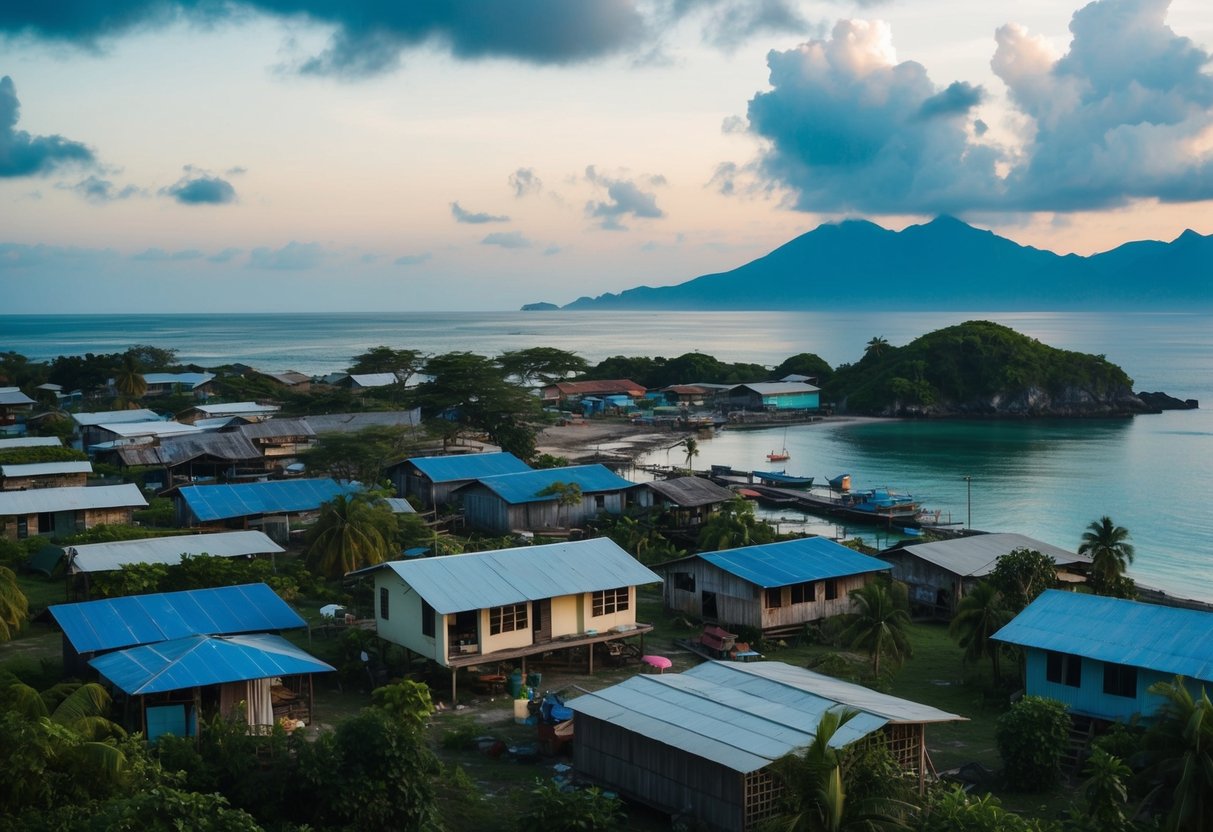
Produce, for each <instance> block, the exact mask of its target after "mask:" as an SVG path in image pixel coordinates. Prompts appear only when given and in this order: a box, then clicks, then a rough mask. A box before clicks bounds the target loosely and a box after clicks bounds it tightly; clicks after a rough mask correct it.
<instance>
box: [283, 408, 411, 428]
mask: <svg viewBox="0 0 1213 832" xmlns="http://www.w3.org/2000/svg"><path fill="white" fill-rule="evenodd" d="M300 418H301V419H302V420H303V421H304V422H307V423H308V424H309V425H311V426H312V430H314V431H316V433H353V432H355V431H360V430H365V429H366V428H372V427H414V426H416V425H419V424H421V409H420V408H414V409H412V410H384V411H378V412H372V413H326V414H323V415H320V416H301V417H300Z"/></svg>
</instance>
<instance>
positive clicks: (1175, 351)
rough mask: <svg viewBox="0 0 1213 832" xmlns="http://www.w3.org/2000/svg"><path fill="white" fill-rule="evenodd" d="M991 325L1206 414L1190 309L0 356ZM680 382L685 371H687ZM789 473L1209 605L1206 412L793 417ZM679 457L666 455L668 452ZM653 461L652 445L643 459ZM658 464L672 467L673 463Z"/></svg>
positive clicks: (28, 347)
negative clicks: (1091, 557)
mask: <svg viewBox="0 0 1213 832" xmlns="http://www.w3.org/2000/svg"><path fill="white" fill-rule="evenodd" d="M973 319H985V320H994V321H997V322H999V323H1003V324H1006V325H1007V326H1010V327H1012V328H1014V329H1016V330H1018V331H1020V332H1023V333H1025V334H1027V335H1030V336H1032V337H1034V338H1037V339H1039V340H1040V341H1042V342H1044V343H1046V344H1050V345H1052V346H1055V347H1061V348H1065V349H1071V350H1078V351H1082V352H1090V353H1100V354H1104V355H1106V356H1107V357H1108V358H1109V359H1110V360H1111V361H1113V362H1115V363H1117V364H1119V365H1120V366H1121V367H1123V368H1124V369H1125V370H1126V371H1127V372H1128V373H1129V375H1130V376H1132V377H1133V378H1134V379H1135V380H1136V384H1135V389H1137V390H1163V391H1166V392H1168V393H1171V394H1172V395H1176V396H1179V397H1180V398H1196V399H1200V400H1201V401H1202V403H1203V404H1204V405H1205V406H1206V407H1211V408H1213V320H1211V319H1210V317H1209V316H1208V315H1198V314H1133V313H1124V314H1107V313H1099V314H1096V313H1013V314H1008V313H981V312H970V313H919V312H915V313H854V314H845V315H837V314H825V313H806V312H797V313H778V312H731V313H726V312H717V313H690V312H673V313H665V312H662V313H657V312H646V313H606V312H585V313H520V312H503V313H450V314H443V313H425V314H384V315H323V314H316V315H180V316H114V315H101V316H0V350H15V351H17V352H20V353H22V354H24V355H27V356H29V357H31V358H34V359H46V358H51V357H54V356H56V355H60V354H68V353H83V352H113V351H117V350H122V349H125V348H126V347H127V346H129V345H131V344H134V343H146V344H154V345H156V346H164V347H173V348H176V349H178V350H179V351H180V356H181V359H182V360H183V361H188V362H196V363H199V364H203V365H217V364H223V363H229V362H237V361H239V362H243V363H246V364H251V365H253V366H256V367H259V368H261V369H265V370H285V369H296V370H300V371H303V372H307V373H324V372H330V371H333V370H339V369H343V368H344V367H346V366H347V365H348V364H349V360H350V358H351V357H352V356H354V355H356V354H357V353H359V352H361V351H363V350H365V349H366V348H367V347H370V346H375V345H378V344H389V345H392V346H396V347H410V348H415V349H420V350H423V351H425V352H430V353H439V352H448V351H452V350H470V351H474V352H480V353H484V354H496V353H499V352H501V351H503V350H512V349H519V348H523V347H530V346H553V347H559V348H561V349H567V350H571V351H574V352H577V353H579V354H581V355H582V356H584V357H586V358H587V359H588V360H590V361H598V360H601V359H602V358H605V357H607V356H610V355H665V356H669V357H673V356H677V355H681V354H682V353H685V352H691V351H695V350H698V351H700V352H704V353H709V354H711V355H714V356H716V357H717V358H720V359H721V360H725V361H745V362H753V363H761V364H766V365H774V364H777V363H778V362H780V361H782V360H783V359H784V358H786V357H787V356H789V355H793V354H796V353H799V352H815V353H817V354H818V355H820V356H822V357H823V358H824V359H826V361H828V362H830V363H831V364H833V365H837V364H839V363H842V362H848V361H855V360H856V359H858V358H859V357H860V355H862V352H863V345H864V344H865V343H866V342H867V340H868V339H869V338H871V337H873V336H876V335H880V336H883V337H885V338H887V339H888V340H889V342H890V343H891V344H893V345H900V344H904V343H906V342H907V341H909V340H911V339H913V338H914V337H916V336H918V335H921V334H924V333H926V332H929V331H931V330H933V329H938V328H940V327H943V326H948V325H951V324H955V323H960V322H962V321H965V320H973ZM687 381H695V379H687ZM783 442H784V433H783V431H782V430H778V431H775V432H771V431H761V432H742V431H726V432H724V433H722V434H721V435H719V436H718V437H716V438H713V439H710V440H705V441H703V442H701V443H700V456H699V458H698V459H697V461H696V465H697V466H700V467H703V466H705V465H706V464H709V463H719V464H728V465H733V466H736V467H738V468H750V469H752V468H765V467H770V466H769V465H768V463H767V462H766V458H765V455H766V453H767V452H768V451H769V450H771V449H772V448H778V447H780V446H781V445H782V444H783ZM787 446H788V450H789V451H790V452H791V454H792V458H791V460H789V461H788V462H787V463H784V464H783V465H784V467H786V468H787V470H788V472H789V473H793V474H803V475H812V476H816V477H825V476H832V475H834V474H838V473H841V472H843V471H847V472H849V473H851V474H852V475H853V478H854V481H855V486H856V487H861V488H862V487H872V486H885V485H887V486H889V487H891V488H894V489H897V490H905V491H910V492H912V493H913V494H914V495H915V496H916V497H918V498H919V499H920V501H921V502H923V503H924V504H925V505H926V506H927V507H928V508H931V509H939V510H941V511H943V512H944V513H945V514H949V513H950V514H951V516H952V518H953V519H954V520H958V521H962V522H963V521H964V520H965V519H966V515H967V513H968V510H969V504H970V501H969V498H968V493H967V491H966V483H965V480H964V477H965V476H970V477H972V497H971V508H972V524H973V526H974V527H975V528H981V529H986V530H989V531H1017V532H1021V533H1023V534H1028V535H1031V536H1033V537H1037V538H1039V539H1041V540H1045V541H1047V542H1049V543H1053V544H1055V545H1058V546H1063V547H1067V548H1074V547H1077V545H1078V542H1079V540H1080V537H1081V534H1082V531H1083V529H1084V528H1085V526H1086V525H1087V523H1089V522H1090V521H1092V520H1095V519H1097V518H1098V517H1100V516H1101V515H1103V514H1107V515H1110V516H1111V517H1112V518H1113V520H1115V521H1116V522H1117V523H1118V524H1120V525H1123V526H1125V527H1127V528H1128V529H1130V531H1131V532H1132V533H1133V539H1134V542H1135V543H1136V545H1137V550H1138V556H1137V562H1136V563H1135V564H1134V566H1133V568H1132V569H1131V574H1132V575H1133V576H1134V577H1135V578H1137V579H1138V580H1139V581H1141V582H1142V583H1144V584H1148V585H1150V586H1156V587H1158V588H1160V589H1164V590H1167V591H1169V592H1173V593H1175V594H1178V595H1185V596H1188V597H1196V598H1202V599H1205V600H1209V601H1213V506H1210V505H1206V503H1205V497H1206V496H1207V495H1208V492H1209V486H1210V483H1211V481H1213V476H1211V474H1210V468H1211V466H1213V411H1210V410H1208V409H1206V410H1196V411H1177V412H1170V413H1164V414H1161V415H1157V416H1143V417H1137V418H1135V419H1125V420H1082V421H1046V422H958V421H945V422H878V423H855V424H827V425H815V426H805V427H800V428H793V429H791V430H790V431H788V433H787ZM673 453H674V454H677V451H674V452H673ZM656 461H658V462H662V463H664V462H665V461H666V460H665V455H664V452H661V453H659V454H658V458H657V459H656ZM671 461H672V462H681V460H679V459H677V458H675V459H673V460H671Z"/></svg>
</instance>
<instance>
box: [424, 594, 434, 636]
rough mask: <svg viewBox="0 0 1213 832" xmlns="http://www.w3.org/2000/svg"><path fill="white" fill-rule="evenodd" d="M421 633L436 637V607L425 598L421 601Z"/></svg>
mask: <svg viewBox="0 0 1213 832" xmlns="http://www.w3.org/2000/svg"><path fill="white" fill-rule="evenodd" d="M421 634H422V635H423V636H429V637H430V638H433V637H434V608H433V607H431V606H430V605H429V604H428V603H426V601H425V599H422V601H421Z"/></svg>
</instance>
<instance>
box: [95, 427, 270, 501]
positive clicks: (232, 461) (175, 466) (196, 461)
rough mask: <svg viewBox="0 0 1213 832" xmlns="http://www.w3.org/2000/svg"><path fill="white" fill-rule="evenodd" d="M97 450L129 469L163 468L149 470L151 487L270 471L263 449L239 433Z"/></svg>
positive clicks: (103, 455)
mask: <svg viewBox="0 0 1213 832" xmlns="http://www.w3.org/2000/svg"><path fill="white" fill-rule="evenodd" d="M174 424H175V423H174ZM96 453H97V454H98V456H99V457H101V458H104V459H105V460H107V461H111V462H115V463H117V464H118V465H122V466H124V467H127V468H153V469H155V468H158V469H161V470H160V472H159V473H158V475H157V474H155V473H153V472H151V471H149V472H148V473H147V474H146V475H145V477H144V481H145V482H146V483H147V484H148V485H149V486H152V485H153V484H155V485H157V486H158V487H160V488H171V487H173V486H175V485H181V484H190V483H196V482H198V481H199V480H212V481H218V480H229V479H234V478H235V477H236V476H237V475H240V474H254V475H257V476H264V475H265V473H266V470H267V466H266V464H265V462H264V458H263V456H262V452H261V449H260V448H258V447H257V446H256V445H254V444H253V443H252V442H251V441H250V440H249V439H248V438H247V437H245V436H244V435H243V434H241V433H238V432H235V433H201V432H198V433H193V434H187V435H184V436H167V437H165V438H163V439H161V440H160V441H159V442H157V443H155V444H148V443H144V444H135V445H119V446H116V447H113V448H111V449H110V450H108V451H104V450H102V451H97V452H96Z"/></svg>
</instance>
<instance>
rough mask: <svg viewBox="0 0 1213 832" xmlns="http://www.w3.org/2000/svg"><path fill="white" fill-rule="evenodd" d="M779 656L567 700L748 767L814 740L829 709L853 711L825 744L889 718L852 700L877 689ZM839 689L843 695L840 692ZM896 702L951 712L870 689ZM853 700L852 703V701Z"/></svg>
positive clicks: (578, 708)
mask: <svg viewBox="0 0 1213 832" xmlns="http://www.w3.org/2000/svg"><path fill="white" fill-rule="evenodd" d="M848 688H859V686H858V685H847V683H845V682H841V683H840V682H839V681H838V680H837V679H833V678H831V677H829V676H822V675H820V674H818V673H813V672H812V671H809V670H804V669H802V668H798V667H793V666H792V665H788V664H783V663H782V662H750V663H745V664H741V663H737V662H706V663H704V664H701V665H699V666H697V667H695V668H692V669H691V670H688V671H686V672H685V673H666V674H661V675H658V676H652V675H637V676H633V677H632V678H631V679H628V680H627V681H625V682H622V683H620V684H618V685H613V686H611V687H609V688H604V689H602V690H598V691H594V692H593V693H587V694H585V695H583V696H580V697H578V698H576V699H574V700H572V701H570V702H569V703H568V706H569V707H570V708H572V710H573V711H575V712H577V713H578V714H585V715H586V716H591V717H594V718H596V719H601V720H604V721H606V722H609V723H611V724H612V725H615V726H618V727H621V728H625V729H627V730H630V731H634V732H636V733H639V734H642V735H643V736H645V737H647V738H649V739H652V740H656V741H657V742H660V743H663V744H665V745H667V746H669V747H671V748H674V749H679V750H681V751H685V752H687V753H689V754H693V755H695V756H697V757H702V758H704V759H706V760H710V761H712V762H715V763H718V764H720V765H722V766H726V767H727V768H730V769H732V770H734V771H739V772H743V773H749V772H753V771H758V770H760V769H763V768H766V767H767V766H769V765H770V764H771V763H773V762H774V761H775V760H778V759H779V758H780V757H783V756H784V755H786V754H789V753H792V752H795V751H798V750H801V749H803V748H805V747H806V746H808V745H809V744H810V743H811V742H812V741H813V732H814V730H815V729H816V727H817V723H818V721H819V720H820V719H821V716H822V715H823V714H825V713H826V712H827V711H831V710H835V709H840V708H843V707H852V708H855V709H856V710H858V711H859V714H858V715H857V716H856V717H854V718H853V719H851V720H850V721H849V722H848V723H847V724H846V725H844V726H843V727H842V729H841V730H840V731H839V732H838V733H837V734H835V736H834V739H833V741H832V742H831V743H830V744H831V745H832V746H834V747H836V748H837V747H842V746H845V745H849V744H850V743H852V742H855V741H856V740H858V739H861V738H862V737H865V736H867V735H868V734H870V733H871V732H873V731H875V730H877V729H879V728H880V727H882V726H883V725H885V724H887V723H889V722H892V721H895V720H892V719H890V718H889V717H888V716H886V715H885V714H883V713H879V712H877V711H873V710H869V709H867V708H864V707H862V706H861V705H859V704H856V703H869V702H870V701H875V700H873V699H872V697H871V695H872V694H876V692H875V691H869V690H868V689H867V688H859V689H858V690H849V689H848ZM834 694H840V695H843V696H845V697H846V698H838V697H837V696H835V695H834ZM876 696H878V697H883V698H884V699H887V700H892V701H893V702H895V703H900V704H899V705H897V706H896V707H895V706H894V705H893V704H890V703H886V702H883V701H881V702H879V703H878V704H880V705H881V706H882V707H883V708H884V710H888V711H897V712H899V713H913V714H919V713H920V714H921V715H922V716H926V717H930V718H928V719H915V720H903V721H912V722H939V721H952V720H957V719H961V717H957V716H955V715H953V714H947V713H944V712H943V711H937V710H935V709H934V708H927V707H926V706H922V705H917V704H916V703H913V702H909V701H907V700H902V699H897V698H896V697H891V696H885V695H884V694H876ZM851 700H854V701H851Z"/></svg>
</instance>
